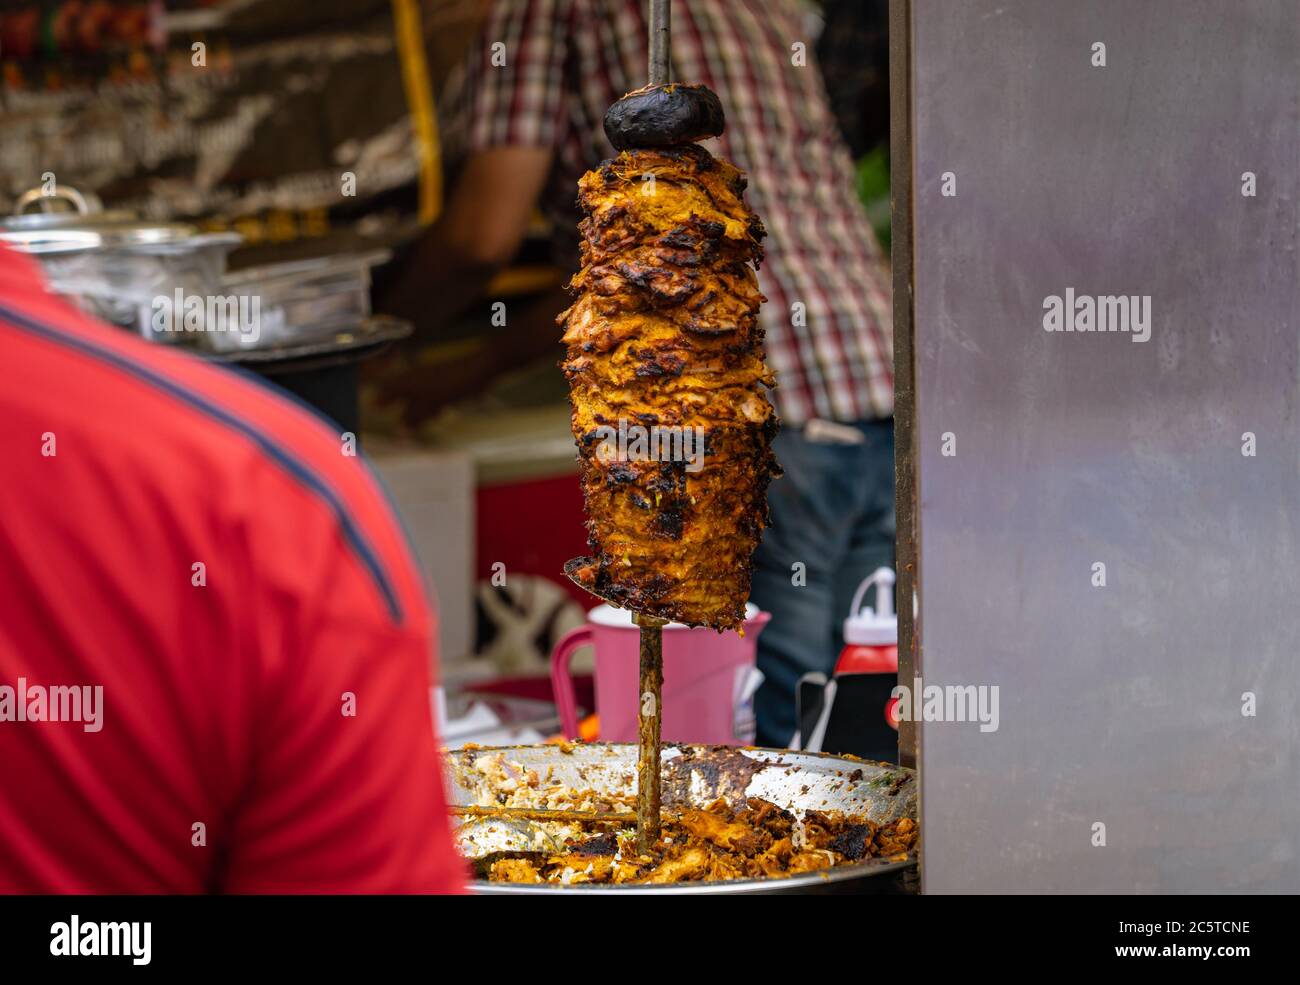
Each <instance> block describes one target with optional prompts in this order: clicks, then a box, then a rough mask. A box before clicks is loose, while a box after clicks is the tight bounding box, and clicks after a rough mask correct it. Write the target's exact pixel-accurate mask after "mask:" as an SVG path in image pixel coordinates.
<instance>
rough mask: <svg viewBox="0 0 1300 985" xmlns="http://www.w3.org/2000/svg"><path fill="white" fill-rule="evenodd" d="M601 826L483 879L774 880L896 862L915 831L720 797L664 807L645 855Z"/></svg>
mask: <svg viewBox="0 0 1300 985" xmlns="http://www.w3.org/2000/svg"><path fill="white" fill-rule="evenodd" d="M575 799H581V798H575ZM601 826H602V825H596V827H601ZM603 827H604V828H605V830H604V831H602V832H600V833H596V834H590V835H589V834H585V833H581V832H580V833H578V834H577V835H576V836H575V837H572V838H570V839H568V844H567V847H566V850H565V851H562V852H556V853H530V854H528V855H527V856H522V857H519V858H502V859H498V860H496V861H495V862H493V863H492V866H491V869H490V870H489V873H488V878H489V879H491V880H493V881H497V882H526V883H561V884H564V885H577V884H581V883H672V882H698V881H718V880H726V879H763V878H774V877H780V876H788V875H796V874H798V873H803V872H815V871H817V870H819V869H828V868H831V867H832V866H835V865H839V864H841V863H845V862H860V861H863V860H865V859H868V858H888V859H898V860H901V859H903V858H905V857H906V856H907V854H908V852H910V851H911V849H912V848H913V847H914V846H915V844H916V837H917V833H918V832H917V827H916V823H915V822H914V821H912V820H911V819H910V818H902V819H900V820H897V821H891V822H890V823H888V824H886V825H883V826H882V825H876V824H874V823H872V822H871V821H869V820H867V819H865V818H862V817H853V816H848V815H842V814H838V813H834V812H823V811H808V812H807V813H805V814H804V815H803V817H802V818H797V817H796V816H795V815H794V814H792V813H791V812H789V811H786V810H782V809H781V808H780V807H777V806H776V805H775V804H772V803H769V802H768V801H765V800H760V799H758V798H757V797H751V798H749V800H748V801H747V802H746V803H744V804H743V805H740V806H738V807H734V808H733V807H732V806H730V805H728V804H727V803H726V802H725V801H722V800H719V801H716V802H715V803H713V804H711V805H709V806H708V807H707V808H705V809H704V810H699V809H696V808H683V809H669V810H666V811H665V812H664V821H663V837H662V839H661V840H660V841H659V842H658V843H657V844H656V845H655V846H654V848H653V850H652V852H651V853H650V854H649V855H638V854H637V852H636V832H635V831H634V830H633V829H632V828H631V827H628V829H627V830H621V831H610V830H608V828H609V825H608V823H605V824H603Z"/></svg>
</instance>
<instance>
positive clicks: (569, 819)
mask: <svg viewBox="0 0 1300 985" xmlns="http://www.w3.org/2000/svg"><path fill="white" fill-rule="evenodd" d="M451 812H452V813H453V814H455V815H456V816H457V817H474V818H494V817H499V818H503V819H508V818H517V819H519V820H521V821H557V822H564V823H569V824H582V823H585V822H588V821H590V822H593V823H594V822H602V823H611V824H628V823H631V822H633V821H635V820H636V815H635V814H633V813H631V812H628V811H615V812H612V813H611V812H609V811H579V810H568V809H565V808H562V807H479V806H475V805H469V806H459V807H453V808H452V809H451Z"/></svg>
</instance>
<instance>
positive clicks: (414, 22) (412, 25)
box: [393, 0, 442, 226]
mask: <svg viewBox="0 0 1300 985" xmlns="http://www.w3.org/2000/svg"><path fill="white" fill-rule="evenodd" d="M393 30H394V31H395V32H396V35H397V57H398V60H399V61H400V62H401V65H402V85H403V86H404V87H405V89H406V105H407V107H408V108H409V109H410V111H411V119H412V121H413V122H414V124H415V139H416V143H417V145H418V148H419V153H420V222H421V224H423V225H426V226H427V225H428V224H429V223H431V222H433V220H435V219H436V218H438V213H440V212H441V211H442V146H441V144H439V142H438V116H437V114H436V113H435V112H434V108H433V86H432V85H431V84H430V82H429V66H428V64H427V62H426V61H425V58H424V28H423V26H422V18H421V17H420V0H393Z"/></svg>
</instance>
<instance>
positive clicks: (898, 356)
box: [889, 0, 925, 838]
mask: <svg viewBox="0 0 1300 985" xmlns="http://www.w3.org/2000/svg"><path fill="white" fill-rule="evenodd" d="M911 20H912V5H911V0H890V2H889V172H890V176H889V182H890V185H889V191H890V241H891V243H892V246H891V248H890V264H891V268H892V273H893V290H894V297H893V301H894V308H893V326H894V483H895V485H894V512H895V515H896V517H897V535H896V536H897V545H896V556H897V560H896V562H895V567H896V569H897V576H898V590H897V592H896V594H895V600H896V601H895V608H896V610H897V612H898V679H899V680H900V681H910V680H912V679H913V678H914V677H915V676H916V673H917V672H919V671H920V667H921V660H920V647H919V641H918V639H917V634H916V626H915V620H914V618H913V608H912V598H913V597H914V594H915V592H916V584H917V570H916V562H917V552H916V366H915V359H914V357H913V346H912V259H913V258H912V249H913V243H912V110H911V105H912V103H911V101H912V61H911V53H912V46H911ZM916 738H917V736H916V725H915V724H914V723H913V722H910V721H905V722H900V723H899V725H898V761H899V762H900V763H902V764H903V765H904V766H915V765H916V763H917V748H916ZM921 837H922V838H924V837H925V834H924V832H922V835H921Z"/></svg>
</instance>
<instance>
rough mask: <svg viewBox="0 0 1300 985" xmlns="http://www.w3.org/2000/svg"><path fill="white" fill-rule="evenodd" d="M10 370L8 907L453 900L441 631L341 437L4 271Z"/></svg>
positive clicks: (4, 718) (2, 827) (3, 871)
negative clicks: (41, 901)
mask: <svg viewBox="0 0 1300 985" xmlns="http://www.w3.org/2000/svg"><path fill="white" fill-rule="evenodd" d="M0 366H3V367H4V373H5V377H6V379H5V383H4V385H3V387H0V462H3V466H4V475H3V478H0V892H8V893H14V892H19V893H27V892H38V893H50V892H55V893H58V892H88V893H139V892H157V893H196V892H204V891H223V892H236V893H238V892H245V893H249V892H361V893H366V892H426V891H432V892H440V891H449V890H453V889H456V888H458V887H459V886H460V885H461V884H462V876H463V866H462V865H461V863H460V862H459V861H458V860H457V857H456V855H455V853H454V850H453V848H452V844H451V839H450V835H449V825H448V819H447V813H446V806H445V801H444V795H443V790H442V781H441V774H440V770H439V757H438V753H437V746H436V742H435V738H434V734H433V726H432V722H431V713H430V707H429V692H428V688H429V664H428V655H429V652H430V646H431V644H430V640H431V634H432V631H433V630H432V617H431V615H430V611H429V607H428V603H427V601H426V599H425V596H424V593H423V587H422V583H421V581H420V577H419V575H418V573H417V570H416V567H415V565H414V564H413V562H412V560H411V554H410V552H409V550H408V548H407V545H406V542H405V540H404V537H403V535H402V532H401V529H400V527H399V525H398V523H397V522H396V521H395V519H394V516H393V513H392V510H391V509H390V507H389V506H388V504H387V502H386V501H385V499H384V496H383V495H382V493H381V492H380V490H379V488H378V487H377V486H376V483H375V480H374V479H373V478H372V476H371V475H370V474H369V472H368V471H367V470H366V468H365V467H364V466H363V465H361V464H359V462H358V459H356V458H355V457H349V456H347V455H345V454H343V451H342V449H343V442H342V440H341V437H340V435H338V434H336V433H334V432H332V431H331V430H330V428H328V427H327V426H326V425H325V424H324V423H322V421H321V420H320V419H318V418H316V417H314V416H313V415H312V414H310V413H307V412H305V411H302V410H299V409H298V408H297V407H295V406H294V405H293V404H292V403H291V402H290V401H287V400H285V399H282V398H280V397H278V396H276V395H275V394H274V393H272V392H271V391H270V390H268V389H267V388H265V387H263V386H262V385H260V384H258V383H257V382H255V381H249V380H245V379H243V378H241V377H239V376H237V375H235V374H233V373H229V372H225V371H223V370H219V369H215V368H213V367H210V366H208V365H205V364H204V363H203V362H202V361H201V360H199V359H197V358H194V357H192V356H189V355H186V354H184V353H181V352H176V351H172V350H170V349H169V348H168V347H166V346H163V345H151V344H147V343H145V342H143V341H141V340H139V339H137V338H134V337H132V336H131V335H130V334H129V333H126V332H123V331H121V330H118V329H113V328H110V327H108V326H103V325H100V324H98V323H96V322H95V321H94V320H92V319H90V318H88V317H86V316H85V315H83V314H81V313H80V312H78V311H76V310H75V309H74V308H73V307H72V306H70V305H69V304H67V303H65V302H63V301H62V300H60V299H58V298H55V297H54V296H52V295H50V294H48V293H46V292H45V291H44V289H43V288H42V286H41V280H40V275H39V272H38V270H37V268H36V267H35V266H34V265H33V264H32V263H31V262H30V261H29V260H28V259H27V258H25V257H21V256H19V255H17V254H15V253H13V252H10V251H8V250H5V249H3V248H0ZM96 688H102V691H96V690H95V689H96ZM96 695H99V696H100V697H99V698H97V697H96ZM78 705H80V707H78ZM349 712H351V713H349ZM19 719H26V720H19ZM52 719H57V720H52ZM69 719H75V720H69Z"/></svg>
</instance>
